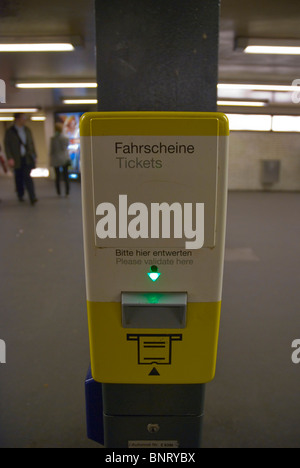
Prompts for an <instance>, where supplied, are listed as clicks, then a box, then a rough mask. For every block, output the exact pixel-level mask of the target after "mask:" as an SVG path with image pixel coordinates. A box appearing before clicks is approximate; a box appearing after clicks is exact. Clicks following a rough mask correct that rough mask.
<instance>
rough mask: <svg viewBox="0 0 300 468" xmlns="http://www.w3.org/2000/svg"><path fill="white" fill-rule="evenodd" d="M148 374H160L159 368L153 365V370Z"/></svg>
mask: <svg viewBox="0 0 300 468" xmlns="http://www.w3.org/2000/svg"><path fill="white" fill-rule="evenodd" d="M148 375H160V373H159V372H158V370H157V369H156V368H155V367H153V369H152V371H151V372H150V374H148Z"/></svg>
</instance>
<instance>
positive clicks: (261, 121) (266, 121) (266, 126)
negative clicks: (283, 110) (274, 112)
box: [227, 114, 272, 132]
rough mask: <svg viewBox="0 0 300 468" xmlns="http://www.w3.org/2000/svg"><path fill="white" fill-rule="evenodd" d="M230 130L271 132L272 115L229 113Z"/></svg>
mask: <svg viewBox="0 0 300 468" xmlns="http://www.w3.org/2000/svg"><path fill="white" fill-rule="evenodd" d="M227 117H228V118H229V128H230V130H240V131H243V130H244V131H254V132H270V131H271V129H272V116H271V115H262V114H261V115H254V114H250V115H247V114H227Z"/></svg>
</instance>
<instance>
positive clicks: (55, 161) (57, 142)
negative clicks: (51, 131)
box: [50, 122, 70, 197]
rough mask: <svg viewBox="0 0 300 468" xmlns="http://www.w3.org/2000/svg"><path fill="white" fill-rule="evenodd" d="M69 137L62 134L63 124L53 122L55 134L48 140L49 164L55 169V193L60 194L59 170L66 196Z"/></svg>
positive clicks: (68, 188)
mask: <svg viewBox="0 0 300 468" xmlns="http://www.w3.org/2000/svg"><path fill="white" fill-rule="evenodd" d="M68 146H69V139H68V138H67V137H66V136H64V135H63V124H62V123H59V122H57V123H56V124H55V135H54V136H53V137H52V138H51V142H50V166H51V167H54V170H55V188H56V192H57V195H60V194H61V191H60V175H61V170H62V173H63V179H64V183H65V195H66V197H67V196H68V195H69V193H70V183H69V172H68V167H69V165H70V156H69V152H68Z"/></svg>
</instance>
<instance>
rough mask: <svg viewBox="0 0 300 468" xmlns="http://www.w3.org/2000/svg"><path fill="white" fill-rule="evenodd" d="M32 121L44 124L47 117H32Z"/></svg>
mask: <svg viewBox="0 0 300 468" xmlns="http://www.w3.org/2000/svg"><path fill="white" fill-rule="evenodd" d="M30 120H32V121H33V122H44V121H45V120H46V117H45V116H44V115H36V116H32V117H30Z"/></svg>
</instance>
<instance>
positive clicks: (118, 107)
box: [95, 0, 220, 448]
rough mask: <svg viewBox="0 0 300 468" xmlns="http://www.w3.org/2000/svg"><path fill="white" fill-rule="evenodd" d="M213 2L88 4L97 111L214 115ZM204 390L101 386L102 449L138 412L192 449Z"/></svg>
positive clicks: (121, 440) (123, 434) (118, 438)
mask: <svg viewBox="0 0 300 468" xmlns="http://www.w3.org/2000/svg"><path fill="white" fill-rule="evenodd" d="M219 4H220V0H95V6H96V9H95V14H96V35H97V38H96V53H97V81H98V110H99V111H187V112H189V111H190V112H191V111H195V112H205V111H207V112H214V111H216V101H217V82H218V39H219ZM104 358H105V357H104ZM204 393H205V385H161V386H156V385H116V384H114V385H111V384H105V385H103V395H104V412H105V421H106V422H105V432H106V439H107V443H108V447H115V448H116V447H119V448H120V447H126V441H127V436H128V426H129V425H132V426H133V430H136V434H137V438H138V434H139V433H140V425H141V424H144V423H145V424H146V421H148V419H147V417H146V414H145V409H146V410H147V411H148V413H147V414H148V415H150V416H151V415H155V416H156V418H154V419H155V421H156V419H157V416H158V415H161V417H162V418H166V417H167V418H168V417H170V416H173V418H171V419H170V422H168V423H167V428H168V427H173V426H174V425H175V426H176V425H177V426H178V427H179V428H180V429H179V432H180V438H182V440H184V443H185V445H184V447H194V448H197V447H199V446H200V440H201V427H202V416H203V406H204ZM147 402H148V404H147ZM114 415H118V416H119V417H118V418H114ZM133 415H134V416H135V418H131V419H130V416H133ZM186 415H189V417H194V420H195V425H194V429H193V430H192V431H191V433H188V432H187V431H186V430H185V425H184V423H183V421H184V417H185V416H186ZM128 417H129V419H128ZM144 419H145V421H144ZM152 419H153V418H152ZM152 419H151V417H150V419H149V421H150V422H151V421H152ZM149 421H148V422H149ZM152 422H153V421H152ZM168 424H169V426H168ZM122 444H123V445H122Z"/></svg>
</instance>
